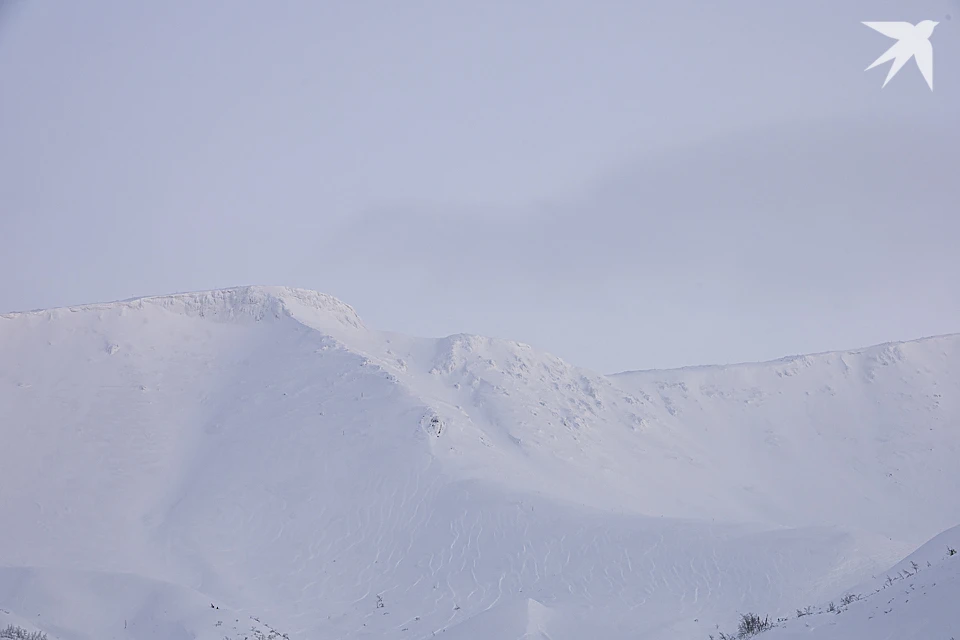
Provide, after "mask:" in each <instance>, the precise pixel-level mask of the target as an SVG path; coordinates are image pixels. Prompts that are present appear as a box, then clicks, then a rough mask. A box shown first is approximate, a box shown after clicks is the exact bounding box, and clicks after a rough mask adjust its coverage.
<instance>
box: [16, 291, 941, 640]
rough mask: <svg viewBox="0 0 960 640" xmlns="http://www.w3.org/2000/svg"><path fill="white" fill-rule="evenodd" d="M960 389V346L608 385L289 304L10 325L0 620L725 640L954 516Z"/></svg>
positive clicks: (252, 298) (556, 364)
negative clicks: (720, 638)
mask: <svg viewBox="0 0 960 640" xmlns="http://www.w3.org/2000/svg"><path fill="white" fill-rule="evenodd" d="M638 339H644V337H642V336H638ZM958 392H960V337H957V336H946V337H940V338H931V339H926V340H921V341H916V342H910V343H904V344H895V345H884V346H879V347H873V348H869V349H864V350H861V351H857V352H848V353H835V354H823V355H813V356H805V357H798V358H791V359H784V360H782V361H777V362H772V363H765V364H750V365H738V366H731V367H705V368H695V369H686V370H680V371H668V372H633V373H624V374H619V375H615V376H602V375H598V374H595V373H593V372H589V371H586V370H582V369H578V368H576V367H573V366H571V365H568V364H566V363H564V362H562V361H560V360H558V359H557V358H554V357H552V356H549V355H547V354H543V353H538V352H536V351H534V350H533V349H531V348H529V347H527V346H525V345H521V344H516V343H512V342H506V341H500V340H493V339H488V338H481V337H477V336H468V335H457V336H450V337H447V338H443V339H439V340H434V339H421V338H411V337H407V336H400V335H396V334H390V333H384V332H378V331H373V330H370V329H368V328H366V327H365V326H364V325H363V323H362V321H361V320H360V318H358V317H357V315H356V314H355V313H354V311H353V310H352V309H351V308H350V307H348V306H347V305H345V304H343V303H341V302H339V301H337V300H335V299H333V298H330V297H329V296H325V295H322V294H318V293H314V292H309V291H302V290H292V289H283V288H270V287H248V288H238V289H230V290H224V291H214V292H205V293H194V294H181V295H175V296H165V297H156V298H145V299H139V300H132V301H126V302H119V303H112V304H102V305H91V306H87V307H80V308H73V309H57V310H51V311H38V312H29V313H21V314H10V315H7V316H0V445H2V448H3V451H4V452H5V453H6V454H7V455H5V456H4V470H3V475H2V478H3V481H2V482H0V510H2V511H0V512H2V514H3V515H2V520H0V616H8V617H11V619H13V618H15V619H17V620H21V621H24V622H25V623H28V624H30V625H32V626H33V627H35V628H38V629H42V630H44V631H46V632H48V633H49V634H50V636H51V637H52V638H59V639H61V640H88V639H89V640H93V639H94V638H97V639H101V638H150V639H157V640H160V639H164V640H179V639H181V638H183V639H188V638H194V637H197V638H204V639H206V638H218V639H222V638H225V637H226V638H237V639H239V638H244V637H250V638H253V637H269V635H270V634H271V633H274V632H273V631H271V630H270V629H271V628H272V629H276V630H277V633H284V634H288V635H289V636H290V637H291V638H304V639H307V638H310V639H319V640H325V639H328V638H329V639H333V638H343V639H348V638H349V639H353V638H404V639H413V640H418V639H421V638H424V639H425V638H432V637H435V636H441V635H442V637H444V638H453V639H458V640H466V639H473V638H505V639H513V638H550V639H551V640H566V639H570V640H573V639H578V638H600V637H602V638H609V639H611V640H618V639H624V640H626V639H630V640H634V639H638V638H646V639H651V640H658V639H664V640H665V639H668V638H670V639H674V638H691V639H695V640H696V639H701V638H702V639H704V640H706V638H707V636H708V634H709V633H715V632H716V629H717V626H718V625H719V628H720V629H721V630H724V629H735V627H736V620H737V617H738V613H740V612H747V611H755V612H758V613H764V614H767V613H768V614H770V615H771V617H772V618H777V617H789V616H791V615H795V614H794V612H795V611H796V609H798V608H802V607H804V606H807V605H816V604H817V603H826V602H828V601H829V600H830V599H832V598H839V597H840V596H842V595H843V594H844V593H846V592H847V591H848V590H849V589H851V588H854V587H856V586H857V585H861V584H863V583H864V581H868V580H871V579H873V578H874V577H878V578H879V579H882V577H883V576H884V575H885V574H884V573H883V572H884V571H886V570H887V569H888V568H889V567H891V566H892V565H894V564H895V563H896V562H898V561H900V560H901V559H902V558H903V557H905V556H906V555H907V554H909V553H911V552H913V551H914V550H915V549H916V548H917V547H918V546H920V545H921V544H923V543H924V542H926V541H927V540H928V539H930V538H931V537H933V536H935V535H937V534H939V533H940V532H941V531H944V530H946V529H948V528H950V527H953V526H955V525H957V524H958V523H960V500H957V499H956V496H957V492H958V490H960V465H958V464H957V463H956V461H957V460H958V453H960V435H958V431H957V427H958V423H960V406H958V400H957V398H958V397H960V394H958ZM944 535H947V534H944ZM931 562H932V561H931ZM946 562H947V561H946V560H944V564H943V566H942V568H941V569H937V571H945V572H949V571H951V570H954V571H955V567H953V565H948V564H946ZM937 566H940V565H937ZM928 575H933V574H928ZM949 575H954V576H955V575H956V574H955V573H953V574H949ZM948 582H949V580H942V581H937V586H932V583H931V586H930V587H929V589H928V591H929V592H930V593H938V594H940V593H949V592H946V591H943V589H944V585H945V584H947V583H948ZM890 593H892V592H890ZM954 593H955V592H954ZM877 597H879V596H877ZM939 597H947V596H946V595H941V596H939ZM914 602H915V601H914V600H911V603H910V604H911V605H912V606H917V605H915V604H914ZM931 602H932V600H931ZM862 604H863V603H861V602H857V603H853V604H852V605H851V606H850V610H849V611H848V612H844V613H843V614H842V615H839V616H836V620H837V621H840V620H846V619H848V618H846V616H850V618H849V619H851V620H852V619H853V617H852V614H853V613H854V607H855V606H856V605H862ZM910 610H911V609H910V608H909V606H908V605H907V604H906V603H904V606H903V607H901V608H899V609H898V611H905V612H909V611H910ZM890 615H892V614H890ZM905 615H906V617H905V620H907V621H908V622H909V614H905ZM253 618H256V619H253ZM811 619H812V617H811V616H804V617H803V618H800V619H799V620H796V621H793V622H795V623H800V622H806V621H809V620H811ZM943 620H944V621H945V622H944V624H945V625H946V627H944V628H950V629H951V632H952V633H954V632H953V631H952V627H949V624H951V623H952V622H951V620H949V619H947V618H943ZM4 624H5V621H4V619H3V618H2V617H0V627H2V626H3V625H4ZM907 628H909V627H907ZM254 629H255V630H254ZM794 629H799V627H794ZM790 632H793V631H791V630H790V628H788V627H787V626H783V627H782V628H778V629H776V630H774V631H771V632H769V633H770V634H774V633H781V634H782V633H790ZM955 634H956V635H958V637H960V629H958V630H957V632H955ZM770 637H775V636H773V635H771V636H770ZM783 637H793V636H783ZM811 637H814V636H811ZM824 637H833V636H824ZM838 637H839V636H838ZM881 637H882V636H881ZM891 637H898V638H899V637H918V638H919V637H927V636H910V635H897V636H891ZM948 638H949V636H947V638H944V640H948Z"/></svg>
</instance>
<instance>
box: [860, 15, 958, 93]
mask: <svg viewBox="0 0 960 640" xmlns="http://www.w3.org/2000/svg"><path fill="white" fill-rule="evenodd" d="M863 24H865V25H867V26H868V27H870V28H871V29H873V30H875V31H879V32H880V33H882V34H883V35H885V36H887V37H888V38H896V40H897V43H896V44H895V45H893V46H892V47H890V48H889V49H887V52H886V53H884V54H883V55H882V56H880V57H879V58H877V59H876V61H874V63H873V64H872V65H870V66H869V67H867V68H866V69H865V70H866V71H869V70H870V69H873V68H874V67H875V66H877V65H878V64H883V63H884V62H888V61H890V60H893V64H892V65H890V72H889V73H888V74H887V79H886V80H884V81H883V86H887V83H888V82H890V80H891V79H892V78H893V76H895V75H897V72H898V71H900V69H902V68H903V65H905V64H906V63H907V62H908V61H909V60H910V58H916V60H917V67H919V68H920V73H922V74H923V77H924V79H925V80H926V81H927V84H928V85H929V86H930V91H933V45H931V44H930V36H932V35H933V28H934V27H936V26H937V25H938V24H940V23H939V22H934V21H933V20H924V21H923V22H918V23H917V24H916V25H912V24H910V23H909V22H864V23H863Z"/></svg>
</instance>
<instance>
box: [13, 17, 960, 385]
mask: <svg viewBox="0 0 960 640" xmlns="http://www.w3.org/2000/svg"><path fill="white" fill-rule="evenodd" d="M951 14H952V15H951ZM948 16H949V17H951V18H953V19H949V18H948ZM924 19H933V20H940V21H941V23H940V25H938V26H937V28H936V30H935V31H934V35H933V37H932V39H931V42H932V43H933V45H934V52H935V63H934V69H935V85H934V86H935V91H933V92H931V91H930V90H929V89H928V88H927V86H926V84H925V83H924V81H923V79H922V77H921V75H920V73H919V71H918V70H917V68H916V65H915V63H914V62H912V61H911V62H910V63H908V64H907V65H906V66H905V67H904V68H903V70H901V71H900V73H899V74H898V75H897V77H895V78H894V79H893V80H892V81H891V82H890V84H889V85H888V86H887V87H885V88H883V89H881V85H882V84H883V80H884V77H885V76H886V71H887V65H884V67H883V68H878V69H873V70H871V71H869V72H864V69H865V68H866V67H867V66H868V65H869V64H870V63H871V62H873V60H874V59H875V58H877V57H878V56H879V55H880V54H882V53H883V52H884V51H885V50H886V48H887V47H889V46H890V45H891V44H893V41H892V40H890V39H888V38H886V37H884V36H883V35H881V34H879V33H876V32H874V31H871V30H870V29H868V28H867V27H865V26H863V25H861V24H860V22H861V21H864V20H907V21H910V22H917V21H920V20H924ZM958 118H960V4H958V2H957V1H956V0H805V1H804V2H794V3H781V2H770V1H769V0H729V1H727V2H702V1H701V0H697V1H693V0H689V1H688V0H647V1H644V2H634V1H626V0H624V1H621V2H603V1H592V2H586V1H583V0H580V1H577V2H573V1H569V0H542V1H540V0H537V1H535V0H524V1H522V2H518V1H517V0H509V1H506V0H505V1H499V0H484V1H483V2H479V1H477V2H473V1H471V2H466V1H453V0H450V1H440V0H431V1H429V2H424V1H415V0H410V1H407V2H386V1H381V2H373V1H369V2H364V1H357V2H322V1H320V0H309V1H308V0H304V1H300V2H298V1H294V0H280V1H277V2H253V1H240V0H190V1H187V0H170V1H165V2H159V1H156V2H130V1H129V0H84V1H83V2H68V1H60V2H41V1H27V0H7V2H5V3H4V2H3V1H2V0H0V273H2V276H0V312H5V311H13V310H20V309H29V308H40V307H51V306H63V305H69V304H78V303H86V302H94V301H103V300H112V299H119V298H127V297H132V296H139V295H152V294H161V293H170V292H176V291H187V290H199V289H212V288H220V287H227V286H234V285H240V284H285V285H290V286H298V287H306V288H311V289H317V290H321V291H325V292H328V293H331V294H333V295H336V296H338V297H340V298H341V299H343V300H344V301H345V302H348V303H350V304H352V305H353V306H355V307H356V308H357V310H358V312H359V313H360V315H361V317H363V318H364V320H365V321H366V322H367V324H368V325H371V326H373V327H377V328H384V329H392V330H398V331H402V332H406V333H413V334H418V335H433V336H438V335H445V334H449V333H455V332H461V331H464V332H473V333H484V334H490V335H495V336H499V337H505V338H511V339H517V340H522V341H524V342H529V343H532V344H533V345H535V346H537V347H539V348H541V349H545V350H547V351H550V352H553V353H555V354H557V355H559V356H561V357H564V358H565V359H567V360H569V361H571V362H574V363H576V364H580V365H584V366H588V367H591V368H594V369H597V370H600V371H604V372H612V371H616V370H622V369H635V368H654V367H667V366H679V365H686V364H698V363H722V362H732V361H743V360H756V359H768V358H774V357H779V356H782V355H786V354H793V353H800V352H808V351H820V350H828V349H836V348H850V347H857V346H863V345H867V344H871V343H875V342H882V341H887V340H900V339H910V338H915V337H920V336H924V335H930V334H936V333H946V332H955V331H960V249H958V242H960V206H958V202H960V146H958V145H960V125H958Z"/></svg>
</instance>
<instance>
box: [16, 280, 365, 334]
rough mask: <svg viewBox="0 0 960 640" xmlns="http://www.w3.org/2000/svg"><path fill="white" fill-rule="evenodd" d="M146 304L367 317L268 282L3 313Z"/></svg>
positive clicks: (356, 323)
mask: <svg viewBox="0 0 960 640" xmlns="http://www.w3.org/2000/svg"><path fill="white" fill-rule="evenodd" d="M146 308H160V309H163V310H166V311H169V312H173V313H178V314H182V315H186V316H191V317H196V316H199V317H203V318H210V319H212V320H215V321H225V322H231V321H244V320H254V321H257V322H259V321H261V320H265V319H269V318H280V317H284V316H288V317H293V318H295V319H296V320H299V321H300V322H303V323H304V324H306V325H308V326H311V327H314V328H333V327H339V328H353V329H362V328H364V325H363V321H362V320H361V319H360V317H359V316H358V315H357V312H356V311H355V310H354V309H353V307H351V306H350V305H348V304H346V303H344V302H341V301H340V300H338V299H337V298H335V297H333V296H331V295H328V294H325V293H320V292H318V291H311V290H309V289H297V288H293V287H280V286H265V285H248V286H240V287H230V288H226V289H213V290H208V291H191V292H184V293H173V294H167V295H159V296H144V297H137V298H128V299H126V300H119V301H115V302H104V303H94V304H85V305H80V306H71V307H60V308H54V309H40V310H35V311H26V312H15V313H8V314H3V315H0V317H3V318H17V317H23V316H38V315H39V316H44V317H47V318H51V319H52V318H57V317H60V316H63V315H66V314H71V313H83V312H100V313H103V312H110V311H117V312H119V313H125V312H126V311H128V310H131V309H146Z"/></svg>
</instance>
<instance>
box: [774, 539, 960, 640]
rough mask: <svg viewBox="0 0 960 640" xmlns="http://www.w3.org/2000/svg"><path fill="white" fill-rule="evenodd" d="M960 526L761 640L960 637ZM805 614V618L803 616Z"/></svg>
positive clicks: (929, 639)
mask: <svg viewBox="0 0 960 640" xmlns="http://www.w3.org/2000/svg"><path fill="white" fill-rule="evenodd" d="M958 549H960V527H954V528H953V529H950V530H948V531H945V532H944V533H942V534H941V535H939V536H937V537H935V538H934V539H933V540H931V541H930V542H928V543H927V544H925V545H923V546H922V547H920V549H918V550H917V551H916V552H915V553H913V554H911V555H910V556H909V557H907V558H906V559H905V560H903V561H902V562H900V563H899V564H898V565H897V566H895V567H893V568H891V569H890V570H889V571H886V572H884V573H883V574H882V576H880V577H878V578H876V579H873V580H870V581H868V582H866V583H864V584H862V585H859V586H857V587H855V588H853V589H851V590H850V591H849V592H848V593H845V594H843V595H841V596H840V597H838V598H837V599H836V600H833V601H831V602H829V603H826V604H823V605H821V606H819V607H816V608H815V609H813V611H810V610H808V608H806V607H805V608H804V609H803V610H800V611H798V612H797V614H798V615H797V617H795V618H793V619H790V620H788V621H786V622H783V623H781V624H780V625H778V626H777V627H776V628H774V629H772V630H771V631H769V632H767V633H765V634H763V635H762V636H760V638H762V640H799V639H800V638H803V639H805V640H877V639H878V638H923V639H926V640H953V639H954V638H956V637H958V636H960V609H958V608H957V603H958V602H960V551H958ZM799 614H803V615H799Z"/></svg>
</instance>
